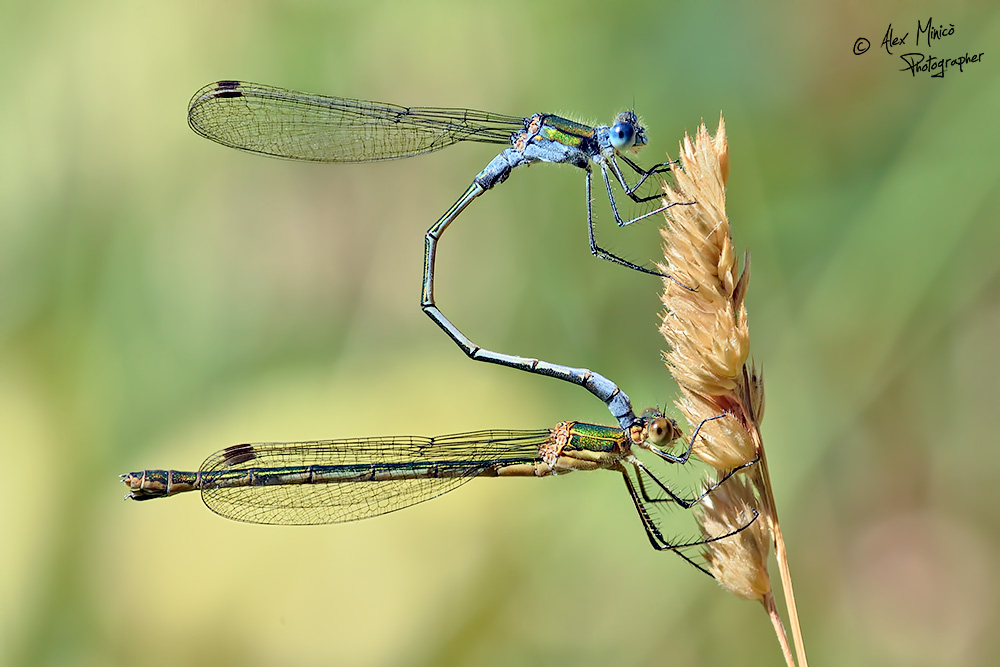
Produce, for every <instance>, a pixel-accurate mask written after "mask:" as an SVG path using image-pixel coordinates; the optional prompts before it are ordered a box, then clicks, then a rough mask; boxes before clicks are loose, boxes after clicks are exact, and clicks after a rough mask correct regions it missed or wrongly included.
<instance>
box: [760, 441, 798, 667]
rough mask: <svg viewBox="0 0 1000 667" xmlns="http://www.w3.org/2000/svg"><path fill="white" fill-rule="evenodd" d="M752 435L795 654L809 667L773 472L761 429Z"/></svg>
mask: <svg viewBox="0 0 1000 667" xmlns="http://www.w3.org/2000/svg"><path fill="white" fill-rule="evenodd" d="M752 435H753V437H754V446H755V448H756V449H757V453H758V455H759V456H760V464H759V466H760V474H761V479H762V482H763V483H762V484H761V494H762V501H763V504H764V507H766V508H767V517H768V521H769V522H770V523H771V536H772V538H773V539H774V556H775V558H776V559H777V561H778V572H779V573H780V575H781V590H782V591H783V592H784V595H785V607H786V608H787V609H788V619H789V622H790V623H791V625H792V641H793V642H795V656H796V658H798V663H799V667H808V665H809V662H808V661H807V660H806V645H805V643H804V642H803V640H802V628H801V626H800V625H799V612H798V609H797V608H796V606H795V591H794V590H793V589H792V573H791V570H789V569H788V553H787V551H786V550H785V538H784V537H782V535H781V525H780V524H779V523H778V508H777V506H776V505H775V504H774V492H773V491H772V490H771V473H770V471H769V470H768V468H767V457H766V456H765V455H764V444H763V442H762V441H761V439H760V431H759V430H757V429H754V430H753V433H752ZM772 597H773V596H772ZM771 604H772V605H773V604H774V600H773V599H772V600H771ZM778 623H779V624H780V623H781V618H780V617H779V618H778ZM782 630H784V628H782ZM783 634H784V632H782V634H781V635H779V636H778V641H782V635H783ZM787 643H788V642H787V640H785V641H783V642H782V648H783V649H784V646H785V645H787ZM788 657H791V656H788Z"/></svg>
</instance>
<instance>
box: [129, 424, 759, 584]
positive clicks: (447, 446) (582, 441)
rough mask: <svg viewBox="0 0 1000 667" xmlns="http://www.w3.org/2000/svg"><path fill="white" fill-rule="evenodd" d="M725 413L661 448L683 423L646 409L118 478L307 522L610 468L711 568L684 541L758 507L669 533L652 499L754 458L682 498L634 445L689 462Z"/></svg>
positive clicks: (239, 455) (649, 525)
mask: <svg viewBox="0 0 1000 667" xmlns="http://www.w3.org/2000/svg"><path fill="white" fill-rule="evenodd" d="M724 416H725V415H719V416H717V417H713V418H711V419H707V420H705V421H703V422H702V423H701V424H699V425H698V428H697V429H695V432H694V435H693V436H692V437H691V440H690V441H689V442H688V445H687V448H686V449H685V451H684V452H683V453H681V454H672V453H670V452H667V451H665V450H664V449H661V448H662V447H666V446H668V445H670V443H672V442H673V441H674V440H676V439H678V438H679V437H680V435H681V431H680V429H679V428H678V426H677V423H676V422H674V421H673V420H672V419H668V418H666V417H664V416H663V415H662V414H660V413H659V412H658V411H656V410H652V409H651V410H647V411H646V412H644V413H643V415H642V417H641V418H639V419H638V420H637V422H636V423H635V424H634V425H633V426H632V427H631V428H630V429H628V430H627V431H624V432H623V431H622V429H621V428H619V427H617V426H602V425H599V424H588V423H584V422H576V421H569V422H560V423H558V424H556V425H555V427H553V428H551V429H544V430H535V431H502V430H490V431H474V432H470V433H458V434H454V435H443V436H437V437H433V438H424V437H415V436H389V437H375V438H350V439H345V440H317V441H314V442H283V443H259V444H242V445H235V446H232V447H227V448H226V449H223V450H222V451H219V452H216V453H214V454H212V455H211V456H209V457H208V458H207V459H205V462H204V463H202V465H201V468H200V469H199V470H198V471H197V472H182V471H177V470H143V471H139V472H132V473H127V474H124V475H122V476H121V477H122V481H123V482H124V483H125V485H126V486H127V487H128V488H129V493H128V495H126V496H125V497H126V498H131V499H133V500H150V499H152V498H163V497H167V496H172V495H176V494H178V493H185V492H188V491H200V492H201V497H202V500H203V501H204V502H205V504H206V505H207V506H208V507H209V509H211V510H212V511H213V512H215V513H216V514H219V515H221V516H224V517H226V518H228V519H234V520H236V521H246V522H250V523H263V524H282V525H308V524H325V523H341V522H345V521H356V520H359V519H366V518H369V517H374V516H378V515H380V514H385V513H387V512H394V511H396V510H399V509H403V508H404V507H409V506H411V505H415V504H417V503H420V502H423V501H425V500H430V499H432V498H436V497H437V496H440V495H442V494H444V493H447V492H448V491H451V490H453V489H455V488H457V487H458V486H460V485H462V484H464V483H465V482H467V481H469V480H470V479H472V478H473V477H548V476H550V475H559V474H564V473H568V472H573V471H577V470H612V471H616V472H619V473H621V475H622V477H623V479H624V480H625V486H626V488H627V489H628V493H629V496H630V497H631V499H632V503H633V504H634V505H635V509H636V511H637V512H638V514H639V518H640V520H641V521H642V526H643V528H644V529H645V531H646V536H647V537H648V538H649V542H650V544H652V545H653V548H655V549H657V550H661V551H662V550H671V551H674V552H676V553H678V554H679V555H680V556H681V557H682V558H684V559H685V560H686V561H688V562H689V563H691V564H692V565H694V566H695V567H697V568H698V569H699V570H702V571H703V572H706V574H707V571H706V570H705V568H704V567H702V566H701V565H700V564H698V563H697V562H695V561H694V560H692V558H691V557H689V556H687V555H685V554H684V553H683V552H682V551H681V550H683V549H686V548H689V547H695V546H698V545H701V544H706V543H708V542H714V541H717V540H721V539H725V538H727V537H731V536H732V535H735V534H736V533H738V532H740V531H741V530H743V529H745V528H746V527H747V526H749V525H750V524H751V523H753V521H755V520H756V519H757V511H756V510H753V511H752V516H748V517H746V523H745V524H744V525H742V526H738V527H735V528H734V529H733V530H731V531H729V532H727V533H725V534H721V535H712V536H705V537H702V538H701V539H697V540H689V541H671V540H670V539H668V538H666V537H665V536H664V535H663V533H662V531H661V530H660V528H659V527H658V526H657V524H656V521H655V520H654V519H653V514H652V513H651V512H650V511H649V508H648V507H647V506H648V505H650V504H659V503H674V504H676V505H678V506H680V507H682V508H684V509H688V508H691V507H693V506H694V505H696V504H698V503H699V502H701V501H702V500H703V499H704V498H705V497H707V496H708V495H709V494H710V493H711V492H712V491H713V490H714V489H715V488H717V487H718V486H719V485H721V484H723V483H725V481H726V480H728V479H729V478H730V477H731V476H732V475H734V474H735V473H736V472H738V471H739V470H742V469H744V468H746V467H748V466H751V465H753V464H754V463H756V460H753V461H749V462H747V463H745V464H743V465H741V466H739V467H737V468H735V469H733V470H731V471H729V472H728V473H726V474H725V475H723V476H721V477H720V478H719V479H718V480H717V481H715V482H713V483H711V484H709V485H708V486H707V487H706V488H705V489H704V490H702V491H701V493H699V494H697V495H695V496H694V497H692V498H684V497H682V496H680V495H679V494H677V493H675V492H674V491H673V490H671V489H670V487H669V486H668V485H667V484H665V483H664V482H662V481H661V480H660V479H659V478H657V477H656V475H655V474H654V473H653V472H652V470H650V468H649V466H647V465H646V464H645V463H643V462H642V461H641V460H640V459H639V458H638V457H636V456H635V455H634V454H633V452H632V449H633V447H635V448H640V449H644V450H646V451H649V452H652V453H653V454H655V455H656V456H657V457H659V458H661V459H663V460H664V461H667V462H669V463H685V462H686V461H687V460H688V457H689V456H690V454H691V450H692V447H693V446H694V442H695V440H696V438H697V437H698V433H699V432H700V431H701V428H702V426H704V424H705V422H707V421H711V420H712V419H719V418H721V417H724ZM630 472H631V474H630ZM633 475H634V480H633ZM710 576H711V575H710Z"/></svg>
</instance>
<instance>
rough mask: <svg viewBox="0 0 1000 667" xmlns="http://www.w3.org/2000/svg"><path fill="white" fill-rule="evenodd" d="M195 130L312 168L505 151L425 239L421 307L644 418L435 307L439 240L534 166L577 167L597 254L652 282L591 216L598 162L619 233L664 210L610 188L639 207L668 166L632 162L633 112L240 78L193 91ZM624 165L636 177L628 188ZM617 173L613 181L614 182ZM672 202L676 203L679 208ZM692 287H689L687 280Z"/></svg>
mask: <svg viewBox="0 0 1000 667" xmlns="http://www.w3.org/2000/svg"><path fill="white" fill-rule="evenodd" d="M188 123H189V124H190V126H191V128H192V129H193V130H194V131H195V132H197V133H198V134H200V135H202V136H204V137H207V138H208V139H211V140H213V141H216V142H218V143H220V144H223V145H225V146H231V147H233V148H238V149H241V150H245V151H250V152H253V153H261V154H264V155H271V156H275V157H282V158H288V159H292V160H306V161H312V162H370V161H375V160H390V159H396V158H405V157H411V156H414V155H420V154H422V153H429V152H432V151H436V150H439V149H441V148H444V147H446V146H450V145H452V144H455V143H458V142H461V141H474V142H480V143H489V144H508V148H506V149H504V150H503V151H502V152H501V153H500V154H499V155H497V156H496V157H495V158H494V159H493V160H492V161H491V162H490V163H489V164H488V165H486V168H485V169H483V170H482V171H481V172H479V174H478V175H476V177H475V178H474V179H473V181H472V184H471V185H470V186H469V187H468V189H466V191H465V192H464V193H462V196H461V197H459V199H458V201H456V202H455V203H454V204H453V205H452V206H451V208H449V209H448V210H447V211H446V212H445V213H444V215H442V216H441V218H440V219H438V221H437V222H435V223H434V225H432V226H431V228H430V229H429V230H428V231H427V234H426V236H425V237H424V277H423V287H422V290H421V299H420V304H421V308H422V309H423V311H424V312H425V313H427V315H428V316H429V317H430V318H431V319H432V320H434V322H436V323H437V324H438V326H440V327H441V328H442V329H443V330H444V331H445V332H446V333H447V334H448V335H449V336H450V337H451V338H452V340H454V341H455V343H456V344H458V346H459V347H460V348H462V350H463V351H464V352H465V353H466V354H467V355H468V356H469V357H471V358H472V359H476V360H479V361H487V362H490V363H495V364H501V365H503V366H510V367H513V368H517V369H520V370H524V371H528V372H530V373H538V374H541V375H548V376H550V377H556V378H559V379H561V380H565V381H567V382H572V383H574V384H578V385H581V386H584V387H586V388H587V390H588V391H590V392H591V393H592V394H594V395H595V396H597V397H598V398H600V399H601V400H602V401H604V403H605V404H606V405H607V406H608V408H609V409H610V410H611V414H612V415H614V417H615V419H617V420H618V422H619V424H621V426H622V427H623V428H628V427H629V426H631V425H632V424H634V423H635V422H636V421H637V419H636V417H635V414H634V413H633V411H632V405H631V402H630V401H629V398H628V396H627V395H625V393H624V392H622V391H621V390H619V388H618V387H617V386H616V385H615V383H613V382H611V381H610V380H608V379H607V378H605V377H603V376H601V375H598V374H597V373H593V372H591V371H589V370H587V369H583V368H571V367H568V366H563V365H561V364H553V363H549V362H545V361H541V360H538V359H530V358H525V357H519V356H514V355H509V354H501V353H498V352H493V351H491V350H487V349H485V348H482V347H480V346H479V345H477V344H476V343H474V342H473V341H472V340H471V339H469V338H468V337H467V336H466V335H465V334H463V333H462V332H461V331H459V329H458V328H457V327H456V326H455V325H453V324H452V323H451V322H450V321H449V320H448V318H446V317H445V316H444V314H443V313H442V312H441V310H440V309H439V308H438V307H437V305H436V304H435V301H434V265H435V257H436V253H437V243H438V241H439V240H440V239H441V237H442V236H443V235H444V232H445V230H446V229H447V228H448V226H449V225H450V224H451V223H452V222H453V221H454V220H455V219H456V218H457V217H458V216H459V215H460V214H461V213H462V211H463V210H465V208H466V207H467V206H468V205H469V204H471V203H472V201H473V200H474V199H475V198H476V197H478V196H479V195H481V194H483V193H484V192H486V191H487V190H489V189H490V188H492V187H493V186H495V185H497V184H498V183H502V182H503V181H505V180H506V179H507V177H508V176H510V173H511V171H512V170H513V169H515V168H517V167H521V166H524V165H530V164H532V163H534V162H555V163H565V164H570V165H573V166H575V167H579V168H581V169H583V170H584V171H585V172H586V187H587V196H586V202H587V232H588V235H589V239H590V250H591V252H592V253H593V254H594V255H595V256H597V257H600V258H602V259H606V260H609V261H612V262H615V263H617V264H621V265H622V266H626V267H628V268H631V269H635V270H637V271H642V272H645V273H650V274H653V275H663V276H664V277H667V278H670V279H671V280H675V279H674V278H672V277H671V276H666V275H665V274H661V273H659V272H657V271H653V270H651V269H648V268H645V267H643V266H639V265H637V264H633V263H632V262H628V261H626V260H624V259H622V258H621V257H618V256H617V255H614V254H613V253H611V252H609V251H607V250H605V249H604V248H601V247H600V246H599V245H597V242H596V240H595V237H594V224H593V214H592V210H591V164H592V163H593V164H595V165H597V166H598V167H599V168H600V171H601V177H602V178H603V180H604V185H605V187H606V189H607V192H608V198H609V200H610V202H611V210H612V211H613V212H614V217H615V221H616V222H617V223H618V225H619V226H625V225H629V224H631V223H633V222H636V221H638V220H642V219H643V218H647V217H649V216H651V215H654V214H656V213H660V212H662V211H664V210H666V209H667V208H669V206H657V207H655V208H654V209H653V210H650V211H647V212H645V213H643V214H641V215H639V216H638V217H635V218H632V219H630V220H623V219H622V217H621V216H620V214H619V213H618V206H617V205H616V203H615V196H614V193H613V191H612V185H611V184H612V177H613V179H614V181H616V182H617V183H618V184H619V185H620V186H621V187H622V190H623V191H624V192H625V194H626V195H627V196H628V197H629V198H631V199H632V200H633V201H635V202H639V203H643V202H650V201H654V200H658V199H659V195H651V196H648V197H642V196H639V195H638V194H637V191H638V189H639V188H640V187H641V186H642V185H643V184H644V183H645V182H646V181H647V179H649V178H650V177H652V176H655V175H658V174H663V173H665V172H667V171H669V169H670V165H671V163H669V162H662V163H659V164H656V165H654V166H653V167H651V168H650V169H643V168H641V167H640V166H639V165H638V164H636V163H635V162H633V161H632V160H631V159H630V158H629V157H628V156H626V155H625V152H626V151H629V150H637V149H639V148H640V147H642V146H643V145H645V144H646V141H647V140H646V132H645V129H644V128H643V127H642V126H641V125H640V124H639V121H638V119H637V118H636V115H635V113H634V112H632V111H626V112H624V113H621V114H619V115H618V117H617V118H616V119H615V122H614V124H612V125H611V126H607V125H599V126H597V127H590V126H587V125H583V124H581V123H577V122H574V121H571V120H567V119H565V118H560V117H559V116H555V115H552V114H535V115H533V116H531V117H528V118H523V117H519V116H506V115H502V114H496V113H491V112H485V111H474V110H472V109H444V108H435V107H401V106H396V105H394V104H386V103H382V102H366V101H362V100H356V99H351V98H345V97H328V96H324V95H313V94H310V93H302V92H296V91H292V90H285V89H283V88H276V87H273V86H265V85H260V84H255V83H246V82H241V81H217V82H215V83H212V84H209V85H207V86H205V87H204V88H202V89H201V90H199V91H198V92H197V93H195V95H194V97H193V98H192V99H191V102H190V105H189V107H188ZM618 160H621V161H622V162H623V163H624V164H625V165H627V166H628V167H629V168H630V169H632V170H633V171H634V172H635V173H636V175H637V177H638V180H637V182H636V183H635V185H629V184H628V182H627V181H626V179H625V175H624V174H623V173H622V170H621V168H620V167H619V164H618ZM609 172H610V175H609ZM672 205H673V204H671V206H672ZM675 282H678V284H680V285H681V286H682V287H685V288H686V289H692V288H690V287H688V286H686V285H683V283H680V282H679V281H676V280H675Z"/></svg>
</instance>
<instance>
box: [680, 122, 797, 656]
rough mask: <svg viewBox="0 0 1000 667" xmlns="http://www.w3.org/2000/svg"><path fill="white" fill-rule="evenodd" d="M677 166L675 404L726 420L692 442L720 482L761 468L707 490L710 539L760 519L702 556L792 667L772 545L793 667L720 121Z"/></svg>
mask: <svg viewBox="0 0 1000 667" xmlns="http://www.w3.org/2000/svg"><path fill="white" fill-rule="evenodd" d="M681 162H682V165H683V167H682V168H681V169H679V170H675V172H674V181H675V184H674V185H673V187H671V186H665V188H664V191H665V195H666V199H667V202H668V203H673V202H690V201H694V202H697V203H696V204H694V205H691V206H683V207H676V208H674V209H672V210H671V215H670V216H669V218H668V221H669V222H668V225H667V227H665V228H664V229H663V230H662V235H663V239H664V242H665V258H666V263H665V264H664V265H662V266H661V270H663V271H664V272H666V273H669V274H671V275H672V276H674V277H675V278H676V279H677V280H678V281H680V282H681V283H683V286H679V285H677V283H675V282H672V281H668V280H665V281H664V294H663V304H664V306H665V308H666V311H665V313H664V316H663V322H662V325H661V327H660V331H661V332H662V333H663V335H664V337H665V338H666V340H667V343H668V344H669V346H670V349H669V351H668V352H667V355H666V358H667V365H668V368H669V369H670V372H671V374H673V376H674V378H675V379H676V380H677V383H678V385H680V387H681V392H682V395H683V398H682V400H680V401H678V402H677V405H678V407H679V408H680V409H681V411H682V412H683V413H684V415H685V417H686V418H687V419H688V421H689V422H690V423H692V424H697V423H701V420H703V419H707V418H711V417H713V416H717V415H719V414H722V413H724V414H725V415H727V417H726V418H724V419H720V420H716V421H712V422H711V423H710V424H706V425H705V428H704V429H702V431H701V432H700V435H699V441H698V442H696V443H695V454H696V455H697V456H698V457H699V458H700V459H702V460H703V461H705V462H706V463H708V464H709V465H711V466H712V467H713V468H715V470H716V471H717V473H718V474H719V475H722V474H725V473H726V472H727V471H728V470H732V469H733V468H736V467H738V466H740V465H742V464H744V463H746V462H748V461H751V460H754V459H756V461H757V464H756V465H755V466H753V467H752V468H749V469H747V470H746V471H745V472H744V473H740V475H739V476H738V477H734V478H732V479H731V480H730V481H729V482H727V483H726V484H725V485H723V486H722V487H719V488H718V489H716V490H715V491H713V493H712V495H711V496H710V497H709V498H708V499H706V502H705V503H703V509H702V511H701V513H700V515H699V522H700V524H701V527H702V531H703V532H704V533H705V534H706V536H709V535H712V534H716V535H717V534H722V533H724V530H723V528H725V527H728V528H729V529H738V528H739V527H740V526H742V525H746V519H745V516H746V508H748V507H757V508H758V511H759V519H758V521H759V522H758V523H754V524H751V525H750V526H749V527H747V528H746V530H743V531H741V532H739V533H737V534H736V535H734V536H733V537H732V538H730V539H727V540H720V541H717V542H711V543H709V544H707V545H706V547H705V550H704V552H703V556H704V558H705V561H706V563H707V564H708V567H709V569H710V570H711V571H712V572H713V574H715V575H716V579H717V580H718V581H719V583H720V584H721V585H722V586H723V587H724V588H726V589H727V590H729V591H730V592H732V593H734V594H736V595H738V596H740V597H742V598H744V599H750V600H759V601H760V602H761V603H762V604H763V605H764V608H765V610H766V611H767V613H768V615H769V616H770V618H771V622H772V624H773V626H774V630H775V634H776V635H777V638H778V642H779V644H780V646H781V650H782V653H783V654H784V656H785V661H786V662H787V664H788V665H791V666H793V667H794V665H795V660H794V659H793V656H792V651H791V648H790V647H789V644H788V638H787V636H786V634H785V630H784V626H783V625H782V622H781V616H780V614H779V613H778V611H777V606H776V605H775V601H774V596H773V593H772V591H771V584H770V580H769V577H768V574H767V569H768V568H767V560H768V552H769V549H768V548H767V545H768V543H771V544H773V546H774V549H775V555H776V557H777V560H778V569H779V571H780V573H781V582H782V591H783V593H784V596H785V601H786V608H787V610H788V614H789V617H790V620H791V627H792V639H793V641H794V644H795V656H796V657H797V658H798V666H799V667H807V662H806V655H805V647H804V644H803V642H802V633H801V629H800V626H799V620H798V613H797V611H796V607H795V596H794V593H793V591H792V581H791V576H790V575H789V571H788V559H787V554H786V550H785V543H784V539H783V538H782V536H781V529H780V527H779V525H778V515H777V511H776V509H775V503H774V494H773V491H772V489H771V480H770V473H769V471H768V467H767V458H766V457H765V455H764V446H763V442H762V440H761V437H760V420H761V418H762V416H763V410H764V385H763V376H762V375H761V373H760V372H759V370H758V369H756V368H755V367H754V366H753V365H748V362H747V360H748V358H749V355H750V333H749V328H748V325H747V314H746V308H745V305H744V298H745V296H746V291H747V286H748V284H749V279H750V270H749V266H750V263H749V254H748V255H747V257H746V259H745V261H744V268H743V271H742V273H740V272H739V270H738V259H737V256H736V252H735V249H734V248H733V244H732V237H731V234H730V228H729V220H728V217H727V214H726V180H727V178H728V175H729V150H728V144H727V141H726V132H725V124H724V122H723V121H722V119H721V118H720V120H719V129H718V132H717V133H716V136H715V137H710V136H709V134H708V129H707V128H706V127H705V125H704V124H702V125H701V127H700V128H699V130H698V133H697V135H696V138H695V139H694V140H693V141H692V139H691V138H690V137H685V138H684V141H683V142H682V144H681ZM684 286H689V287H691V288H693V289H685V287H684Z"/></svg>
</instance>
